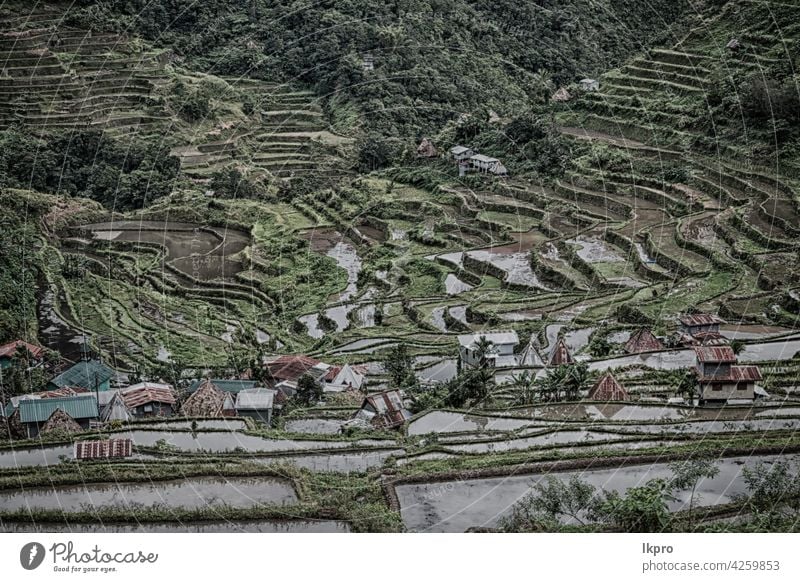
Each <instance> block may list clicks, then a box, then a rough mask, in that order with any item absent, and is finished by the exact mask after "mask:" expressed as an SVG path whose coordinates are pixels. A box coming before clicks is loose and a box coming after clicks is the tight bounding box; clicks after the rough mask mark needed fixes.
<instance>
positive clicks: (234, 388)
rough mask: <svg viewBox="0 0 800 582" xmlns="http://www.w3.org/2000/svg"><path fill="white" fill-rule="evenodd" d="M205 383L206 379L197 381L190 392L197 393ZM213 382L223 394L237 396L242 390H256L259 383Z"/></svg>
mask: <svg viewBox="0 0 800 582" xmlns="http://www.w3.org/2000/svg"><path fill="white" fill-rule="evenodd" d="M203 382H205V379H203V380H196V381H195V382H194V383H193V384H192V385H191V386H189V392H194V391H196V390H197V389H198V388H199V387H200V385H201V384H202V383H203ZM211 382H213V384H214V385H215V386H216V387H217V388H219V389H220V390H222V391H223V392H232V393H234V394H236V393H237V392H241V391H242V390H250V389H252V388H255V387H256V384H258V382H256V381H255V380H217V379H212V380H211Z"/></svg>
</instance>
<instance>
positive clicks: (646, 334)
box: [625, 327, 664, 354]
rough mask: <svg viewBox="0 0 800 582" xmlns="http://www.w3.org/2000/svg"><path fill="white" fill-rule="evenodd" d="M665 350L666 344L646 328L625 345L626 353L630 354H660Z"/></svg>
mask: <svg viewBox="0 0 800 582" xmlns="http://www.w3.org/2000/svg"><path fill="white" fill-rule="evenodd" d="M663 349H664V344H663V343H661V341H660V340H659V339H658V338H657V337H656V336H654V335H653V332H652V331H650V330H649V329H647V328H646V327H642V328H640V329H639V330H638V331H636V333H634V334H633V335H632V336H631V337H630V339H629V340H628V341H627V342H626V343H625V351H626V352H628V353H629V354H641V353H644V352H658V351H661V350H663Z"/></svg>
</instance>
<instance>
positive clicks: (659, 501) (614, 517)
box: [596, 479, 670, 533]
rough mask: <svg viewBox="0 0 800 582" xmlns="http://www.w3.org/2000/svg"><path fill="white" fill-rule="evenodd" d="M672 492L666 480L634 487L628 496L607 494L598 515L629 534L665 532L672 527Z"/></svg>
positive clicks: (653, 481) (599, 506)
mask: <svg viewBox="0 0 800 582" xmlns="http://www.w3.org/2000/svg"><path fill="white" fill-rule="evenodd" d="M669 492H670V487H669V483H668V482H667V481H666V480H664V479H653V480H651V481H648V482H647V483H645V484H644V485H643V486H641V487H631V488H630V489H628V490H627V491H626V492H625V495H624V496H622V495H620V494H619V493H617V492H616V491H611V492H606V493H605V500H604V501H603V502H602V503H600V504H599V505H598V507H597V509H596V511H597V515H598V517H600V518H601V519H602V520H603V521H606V522H607V523H610V524H611V525H613V526H615V527H618V528H620V529H622V530H623V531H626V532H638V533H646V532H647V533H654V532H661V531H664V529H665V528H666V527H667V525H668V523H669V509H668V507H667V501H668V499H669V498H670V494H669Z"/></svg>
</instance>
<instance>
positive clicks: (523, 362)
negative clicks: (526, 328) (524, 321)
mask: <svg viewBox="0 0 800 582" xmlns="http://www.w3.org/2000/svg"><path fill="white" fill-rule="evenodd" d="M540 348H541V346H540V345H539V340H538V339H536V333H535V332H534V333H532V334H531V339H530V340H529V341H528V345H526V346H525V348H524V349H523V350H522V353H521V354H520V355H519V365H520V366H535V367H542V366H544V359H543V358H542V354H541V353H540V352H539V349H540Z"/></svg>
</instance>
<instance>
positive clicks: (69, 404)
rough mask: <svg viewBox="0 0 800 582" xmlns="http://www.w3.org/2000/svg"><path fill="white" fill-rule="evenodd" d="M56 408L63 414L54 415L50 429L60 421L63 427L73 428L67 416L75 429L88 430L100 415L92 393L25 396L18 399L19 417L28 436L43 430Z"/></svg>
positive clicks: (35, 434) (31, 436) (33, 435)
mask: <svg viewBox="0 0 800 582" xmlns="http://www.w3.org/2000/svg"><path fill="white" fill-rule="evenodd" d="M57 410H60V411H61V412H62V413H63V414H59V415H57V416H56V417H55V420H54V421H53V423H50V426H49V428H50V429H52V428H53V425H54V424H59V423H61V424H63V425H64V428H69V429H72V430H75V427H74V425H73V424H71V423H70V422H67V418H68V419H70V420H71V421H73V422H74V423H75V424H76V425H78V428H77V430H88V428H89V425H90V422H91V421H94V420H97V419H98V418H99V417H100V412H99V410H98V407H97V399H96V398H95V397H94V394H85V395H80V396H68V397H64V398H26V399H23V400H20V401H19V419H20V422H21V423H22V425H23V426H24V427H25V432H26V433H27V435H28V438H33V437H35V436H37V435H38V434H39V433H40V432H41V431H43V430H44V429H45V425H47V423H48V422H49V421H50V419H51V418H52V417H53V414H54V413H55V412H56V411H57Z"/></svg>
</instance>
